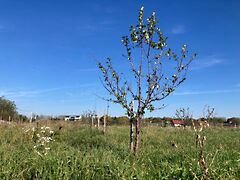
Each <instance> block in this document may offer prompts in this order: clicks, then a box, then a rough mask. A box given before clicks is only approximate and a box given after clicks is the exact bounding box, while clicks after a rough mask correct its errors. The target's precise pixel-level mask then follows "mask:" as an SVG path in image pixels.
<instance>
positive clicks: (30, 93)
mask: <svg viewBox="0 0 240 180" xmlns="http://www.w3.org/2000/svg"><path fill="white" fill-rule="evenodd" d="M95 85H96V84H94V83H86V84H81V85H79V86H76V87H56V88H49V89H39V90H18V91H4V90H0V96H6V97H8V98H21V97H35V96H38V95H41V94H46V93H51V92H57V91H61V90H69V89H79V88H84V87H92V86H95Z"/></svg>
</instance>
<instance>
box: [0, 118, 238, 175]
mask: <svg viewBox="0 0 240 180" xmlns="http://www.w3.org/2000/svg"><path fill="white" fill-rule="evenodd" d="M43 126H48V127H50V128H51V129H47V128H45V129H44V128H42V129H41V127H43ZM33 127H34V128H35V130H34V131H33V130H32V128H33ZM59 127H62V129H61V130H59ZM42 130H44V131H45V130H46V131H49V132H48V134H46V133H47V132H45V134H44V132H41V131H42ZM51 130H53V131H54V133H53V132H50V131H51ZM41 133H42V134H41ZM205 133H206V136H207V144H206V147H205V155H206V157H207V164H208V166H209V171H210V175H211V177H212V178H213V179H240V129H234V128H214V129H208V130H207V131H206V132H205ZM39 134H40V135H39ZM142 134H143V136H142V142H141V150H140V152H139V153H138V155H137V156H134V155H132V154H130V153H129V151H128V136H129V130H128V127H124V126H111V127H108V131H107V134H106V135H103V134H102V133H101V132H100V131H98V130H96V129H94V130H93V129H91V128H90V127H88V126H86V125H81V124H79V123H76V122H50V121H43V122H40V123H39V124H36V123H33V124H10V125H9V124H3V123H2V124H0V179H194V178H199V179H201V171H200V168H199V166H198V151H197V149H196V145H195V135H194V132H193V131H192V130H191V129H178V128H160V127H145V128H144V129H143V131H142ZM43 135H46V136H49V137H50V136H51V138H52V141H51V139H49V143H48V142H47V143H45V144H44V143H43V142H41V141H40V139H41V137H40V136H43ZM39 143H42V144H44V145H43V146H39ZM173 144H174V146H173ZM45 148H46V149H45ZM48 148H50V149H49V150H48ZM46 152H47V153H46ZM44 153H46V155H44Z"/></svg>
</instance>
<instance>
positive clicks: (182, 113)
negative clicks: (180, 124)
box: [175, 108, 193, 126]
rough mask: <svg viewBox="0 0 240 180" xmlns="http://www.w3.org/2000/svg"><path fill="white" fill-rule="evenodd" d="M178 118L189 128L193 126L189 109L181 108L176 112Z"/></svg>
mask: <svg viewBox="0 0 240 180" xmlns="http://www.w3.org/2000/svg"><path fill="white" fill-rule="evenodd" d="M175 115H176V118H177V119H179V120H182V121H184V124H185V125H187V126H189V125H191V124H192V120H193V117H192V114H191V113H190V110H189V108H179V109H177V110H176V114H175Z"/></svg>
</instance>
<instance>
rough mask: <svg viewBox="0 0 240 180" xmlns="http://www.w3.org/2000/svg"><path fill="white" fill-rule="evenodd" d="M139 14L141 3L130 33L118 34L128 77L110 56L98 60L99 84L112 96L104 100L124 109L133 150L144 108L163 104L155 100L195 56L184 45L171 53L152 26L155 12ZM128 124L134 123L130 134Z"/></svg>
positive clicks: (181, 77) (165, 93) (162, 96)
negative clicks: (100, 82) (116, 68)
mask: <svg viewBox="0 0 240 180" xmlns="http://www.w3.org/2000/svg"><path fill="white" fill-rule="evenodd" d="M143 14H144V8H143V7H141V9H140V11H139V16H138V23H137V25H136V26H130V35H129V36H123V37H122V43H123V45H124V47H125V49H126V54H125V55H124V57H125V58H126V59H127V60H128V63H129V65H130V70H129V71H128V72H131V73H127V74H126V75H127V76H128V79H126V78H124V77H125V76H123V75H122V74H119V73H118V72H117V71H116V70H115V69H114V68H113V65H112V61H111V59H110V58H107V61H106V63H105V64H102V63H99V68H100V70H101V72H102V74H103V77H104V80H103V81H102V83H103V86H104V87H105V89H106V90H107V91H108V92H109V93H110V95H112V97H113V98H110V99H107V100H108V101H111V102H113V103H117V104H120V105H121V106H122V107H123V108H124V109H125V110H126V112H127V115H128V117H129V120H130V148H131V150H132V151H134V152H135V153H136V152H137V150H138V148H139V143H140V132H141V126H140V125H141V120H142V118H143V116H144V114H145V112H146V111H147V110H148V111H150V112H151V111H154V110H157V109H161V108H162V107H163V106H157V104H156V102H157V101H161V100H163V99H165V98H166V97H167V96H169V95H170V94H171V93H173V92H174V91H175V89H176V88H177V87H178V86H179V85H180V84H181V83H183V82H184V81H185V79H186V73H187V71H188V67H189V65H190V63H191V62H192V60H193V59H194V57H195V56H196V54H194V55H192V56H191V57H188V56H187V54H188V51H187V47H186V45H183V46H182V50H181V55H180V56H178V55H177V54H176V53H174V52H173V51H172V50H171V49H170V48H168V47H167V38H166V37H164V36H163V33H162V31H161V30H160V29H159V28H158V27H157V26H156V25H157V23H158V21H157V19H156V15H155V12H153V13H152V15H151V16H150V17H149V18H147V20H146V21H144V20H143ZM187 59H188V60H187ZM163 67H164V68H163ZM130 76H131V77H132V78H130ZM134 102H135V103H134ZM134 104H136V107H134ZM132 127H135V134H134V136H135V137H134V138H133V128H132ZM133 139H134V140H133ZM133 141H134V142H133ZM133 144H134V145H133Z"/></svg>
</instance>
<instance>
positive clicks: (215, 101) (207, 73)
mask: <svg viewBox="0 0 240 180" xmlns="http://www.w3.org/2000/svg"><path fill="white" fill-rule="evenodd" d="M142 5H144V7H145V15H146V16H148V15H150V14H151V12H152V11H155V12H156V14H157V17H158V20H159V24H158V26H159V27H160V28H161V30H162V31H163V32H164V34H165V36H168V37H169V41H168V44H169V46H170V47H172V48H173V49H176V50H178V49H179V48H180V47H181V45H182V44H184V43H186V44H187V45H188V47H189V49H190V51H191V52H197V53H198V57H197V59H196V61H195V62H194V63H193V64H192V66H191V70H190V71H189V73H188V77H187V81H185V82H184V84H182V86H181V87H180V88H178V89H177V90H176V92H175V93H174V94H173V95H172V96H170V97H168V98H167V99H165V100H164V101H163V102H159V104H162V103H164V104H166V105H167V106H166V108H165V109H163V110H161V111H156V112H154V113H152V114H150V113H147V116H173V115H174V113H175V110H176V109H177V108H180V107H190V109H191V112H192V113H193V114H194V116H195V117H199V116H201V115H202V110H203V108H204V105H206V104H208V105H210V106H212V107H215V108H216V115H217V116H225V117H231V116H240V109H239V107H240V78H239V77H240V74H239V67H240V54H239V52H240V46H239V42H240V36H239V32H240V11H239V9H240V1H238V0H203V1H193V0H182V1H178V0H172V1H162V0H158V1H153V0H149V1H137V0H135V1H130V0H129V1H126V0H122V1H111V0H108V1H107V0H103V1H96V0H95V1H94V0H91V1H77V0H70V1H67V0H58V1H56V0H52V1H49V0H48V1H47V0H41V1H40V0H35V1H32V0H31V1H30V0H28V1H27V0H21V1H18V0H0V69H1V71H0V96H5V97H6V98H8V99H11V100H13V101H15V102H16V104H17V107H18V110H19V112H21V113H23V114H26V115H29V114H30V112H34V113H37V114H48V115H59V114H81V113H82V112H83V111H84V110H88V109H91V110H93V109H96V110H97V112H98V113H99V114H103V113H104V111H105V110H106V106H107V103H106V102H104V101H102V100H101V99H99V98H98V97H97V96H96V94H97V95H99V96H104V97H108V95H107V93H106V92H105V90H104V88H103V87H102V85H101V83H100V81H99V77H100V75H101V74H100V72H99V71H98V68H97V62H98V61H104V60H105V58H106V57H111V58H112V60H113V62H114V64H115V65H116V66H118V67H120V69H121V64H122V63H121V61H126V60H125V59H124V58H122V56H121V55H122V53H124V49H123V47H122V45H121V37H122V36H123V35H127V34H128V29H129V26H130V25H131V24H136V20H137V16H138V10H139V9H140V7H141V6H142ZM122 69H124V68H123V67H122ZM110 114H111V115H116V116H119V115H124V111H123V110H121V108H120V107H119V106H118V105H112V104H110Z"/></svg>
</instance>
